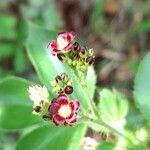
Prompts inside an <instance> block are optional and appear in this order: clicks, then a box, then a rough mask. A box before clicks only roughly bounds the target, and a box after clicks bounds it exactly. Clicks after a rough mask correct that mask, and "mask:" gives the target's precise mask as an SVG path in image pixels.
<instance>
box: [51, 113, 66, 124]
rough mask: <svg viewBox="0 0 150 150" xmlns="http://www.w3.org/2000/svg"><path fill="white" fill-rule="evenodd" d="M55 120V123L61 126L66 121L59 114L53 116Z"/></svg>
mask: <svg viewBox="0 0 150 150" xmlns="http://www.w3.org/2000/svg"><path fill="white" fill-rule="evenodd" d="M53 122H54V123H55V125H56V126H59V125H61V124H62V123H64V122H65V119H64V118H62V117H60V116H59V115H54V116H53Z"/></svg>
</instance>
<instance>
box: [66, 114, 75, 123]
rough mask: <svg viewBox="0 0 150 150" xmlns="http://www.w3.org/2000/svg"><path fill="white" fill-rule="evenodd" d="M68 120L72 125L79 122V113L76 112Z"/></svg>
mask: <svg viewBox="0 0 150 150" xmlns="http://www.w3.org/2000/svg"><path fill="white" fill-rule="evenodd" d="M66 122H67V123H68V124H69V125H72V124H74V123H76V122H77V115H76V114H75V113H74V114H73V116H72V117H71V118H69V119H66Z"/></svg>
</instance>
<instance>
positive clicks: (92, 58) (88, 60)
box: [86, 56, 95, 65]
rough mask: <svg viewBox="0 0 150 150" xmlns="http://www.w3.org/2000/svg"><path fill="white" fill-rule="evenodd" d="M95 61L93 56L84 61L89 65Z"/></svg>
mask: <svg viewBox="0 0 150 150" xmlns="http://www.w3.org/2000/svg"><path fill="white" fill-rule="evenodd" d="M94 61H95V58H94V56H90V57H88V58H87V59H86V62H87V63H88V64H89V65H92V64H93V63H94Z"/></svg>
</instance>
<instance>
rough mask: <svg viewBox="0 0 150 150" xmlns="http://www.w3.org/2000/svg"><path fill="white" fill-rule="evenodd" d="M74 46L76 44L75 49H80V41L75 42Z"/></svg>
mask: <svg viewBox="0 0 150 150" xmlns="http://www.w3.org/2000/svg"><path fill="white" fill-rule="evenodd" d="M73 46H74V50H78V51H79V50H80V45H79V43H78V42H75V43H74V44H73Z"/></svg>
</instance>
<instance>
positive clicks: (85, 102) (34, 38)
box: [27, 24, 95, 109]
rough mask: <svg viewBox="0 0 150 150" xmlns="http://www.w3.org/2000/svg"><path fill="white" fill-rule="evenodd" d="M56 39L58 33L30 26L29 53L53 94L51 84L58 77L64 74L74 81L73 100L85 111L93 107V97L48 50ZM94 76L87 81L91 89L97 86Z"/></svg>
mask: <svg viewBox="0 0 150 150" xmlns="http://www.w3.org/2000/svg"><path fill="white" fill-rule="evenodd" d="M54 39H56V32H54V31H49V30H46V29H42V28H39V27H35V26H34V25H31V24H30V25H29V37H28V41H27V52H28V55H29V57H30V60H31V61H32V64H33V65H34V67H35V69H36V71H37V73H38V75H39V78H40V80H41V81H42V82H43V84H44V85H46V86H47V88H48V89H49V90H50V92H51V94H53V93H52V87H51V85H50V82H51V81H52V80H54V78H55V77H56V76H57V75H59V74H61V73H64V72H65V73H67V74H68V75H69V77H71V78H72V80H73V87H74V93H73V96H72V98H75V99H78V100H79V101H80V102H81V105H82V106H83V108H84V109H87V108H89V107H91V104H90V100H92V99H91V97H92V96H90V97H89V96H88V94H87V91H86V90H85V89H84V88H83V87H82V86H81V84H80V81H79V80H78V78H77V76H76V75H75V74H74V71H73V70H72V69H71V68H70V67H69V66H67V65H64V64H63V63H62V62H60V61H59V60H58V59H57V57H55V56H52V55H51V54H50V51H49V50H48V49H47V48H46V47H47V44H48V42H49V41H52V40H54ZM94 75H95V74H93V77H91V78H93V79H91V80H88V81H87V82H90V84H92V86H91V88H92V87H93V88H94V86H93V85H94V84H95V83H91V82H92V81H94V78H95V77H94ZM94 82H95V81H94ZM88 85H89V84H88ZM87 90H88V89H87ZM88 92H89V94H91V93H94V92H93V91H92V90H91V89H90V91H89V90H88ZM90 92H91V93H90Z"/></svg>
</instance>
